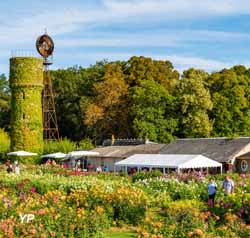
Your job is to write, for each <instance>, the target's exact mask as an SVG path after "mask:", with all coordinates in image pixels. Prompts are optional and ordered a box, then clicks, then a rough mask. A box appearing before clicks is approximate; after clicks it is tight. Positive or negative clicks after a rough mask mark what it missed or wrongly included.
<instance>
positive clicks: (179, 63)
mask: <svg viewBox="0 0 250 238" xmlns="http://www.w3.org/2000/svg"><path fill="white" fill-rule="evenodd" d="M134 55H137V56H140V55H143V56H145V57H151V58H153V59H155V60H169V61H170V62H172V63H173V65H174V67H175V68H176V69H177V70H178V71H179V72H182V71H183V70H185V69H188V68H197V69H203V70H206V71H209V72H211V71H216V70H221V69H223V68H230V67H232V66H233V65H236V64H240V62H236V61H235V62H224V61H220V60H215V59H209V58H204V57H198V56H183V55H177V54H138V53H136V52H133V51H130V52H126V53H124V52H107V51H105V52H103V51H99V52H91V53H88V52H86V53H76V54H74V55H71V54H68V53H62V54H58V55H57V58H60V57H66V58H72V61H75V62H77V63H79V64H80V65H82V64H81V62H91V64H94V63H95V62H96V61H101V60H103V59H107V60H108V61H117V60H128V59H129V58H130V57H132V56H134ZM243 63H244V62H243ZM245 63H246V65H248V64H247V62H245ZM241 64H242V63H241ZM84 66H88V65H84Z"/></svg>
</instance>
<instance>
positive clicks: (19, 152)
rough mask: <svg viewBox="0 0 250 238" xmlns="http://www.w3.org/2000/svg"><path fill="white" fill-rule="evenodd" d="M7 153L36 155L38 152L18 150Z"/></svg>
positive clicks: (9, 154) (11, 154) (10, 154)
mask: <svg viewBox="0 0 250 238" xmlns="http://www.w3.org/2000/svg"><path fill="white" fill-rule="evenodd" d="M7 155H8V156H36V155H37V153H32V152H28V151H24V150H18V151H13V152H9V153H8V154H7Z"/></svg>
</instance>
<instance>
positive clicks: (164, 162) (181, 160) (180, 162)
mask: <svg viewBox="0 0 250 238" xmlns="http://www.w3.org/2000/svg"><path fill="white" fill-rule="evenodd" d="M115 165H116V166H140V167H158V168H159V167H160V168H176V169H189V168H210V167H222V164H221V163H219V162H217V161H215V160H211V159H209V158H207V157H205V156H203V155H183V154H180V155H179V154H136V155H132V156H129V157H128V158H127V159H125V160H122V161H120V162H116V163H115Z"/></svg>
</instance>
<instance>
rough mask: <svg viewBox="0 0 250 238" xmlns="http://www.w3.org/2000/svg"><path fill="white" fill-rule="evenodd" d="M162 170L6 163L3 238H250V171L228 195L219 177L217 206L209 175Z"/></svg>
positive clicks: (0, 209) (0, 176)
mask: <svg viewBox="0 0 250 238" xmlns="http://www.w3.org/2000/svg"><path fill="white" fill-rule="evenodd" d="M156 175H159V174H157V173H154V174H153V173H152V174H150V173H149V174H137V175H135V176H134V177H127V176H124V175H122V174H104V173H103V174H86V173H85V174H84V173H76V174H74V173H72V172H70V171H66V170H64V169H62V168H59V167H53V168H52V167H46V166H36V167H35V166H34V167H27V168H24V169H23V170H22V173H21V175H15V174H7V172H5V168H2V169H1V172H0V237H6V238H7V237H8V238H11V237H25V238H26V237H38V238H45V237H72V238H73V237H83V238H87V237H88V238H90V237H97V238H98V237H100V238H101V237H103V238H109V237H110V238H111V237H119V238H122V237H139V238H142V237H145V238H146V237H147V238H163V237H167V238H171V237H173V238H186V237H203V238H219V237H228V238H230V237H233V238H237V237H250V177H248V176H239V175H237V174H234V175H232V178H233V180H234V182H235V193H234V194H231V195H228V196H224V194H223V193H222V189H221V181H222V179H223V176H221V175H216V176H215V180H216V182H217V184H218V192H217V195H216V203H215V205H214V206H213V207H210V206H208V205H207V182H208V179H209V177H207V178H203V177H198V176H195V175H180V176H174V175H173V176H167V177H163V176H160V177H158V176H156ZM31 215H32V216H31ZM28 218H32V219H28ZM119 231H120V232H119Z"/></svg>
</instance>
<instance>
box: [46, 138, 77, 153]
mask: <svg viewBox="0 0 250 238" xmlns="http://www.w3.org/2000/svg"><path fill="white" fill-rule="evenodd" d="M77 148H78V147H77V144H76V143H75V142H73V141H70V140H68V139H62V140H58V141H48V142H47V143H45V144H44V149H43V152H44V154H51V153H55V152H62V153H69V152H70V151H73V150H77Z"/></svg>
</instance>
